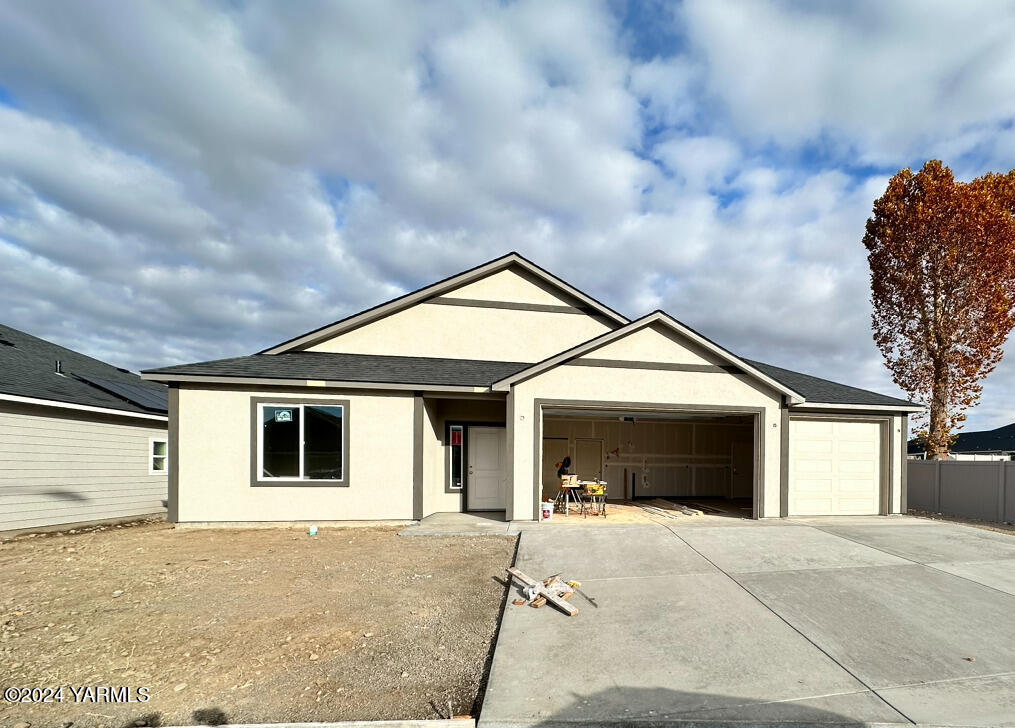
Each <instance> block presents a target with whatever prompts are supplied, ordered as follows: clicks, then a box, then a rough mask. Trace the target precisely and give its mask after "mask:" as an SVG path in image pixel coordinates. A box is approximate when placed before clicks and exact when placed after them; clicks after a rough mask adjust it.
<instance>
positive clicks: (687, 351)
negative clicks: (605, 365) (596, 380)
mask: <svg viewBox="0 0 1015 728" xmlns="http://www.w3.org/2000/svg"><path fill="white" fill-rule="evenodd" d="M581 358H582V359H618V360H623V361H651V362H660V363H665V364H695V365H702V364H714V363H715V358H714V357H708V356H706V355H705V354H704V352H701V351H700V350H699V349H698V347H696V346H694V345H693V344H691V343H690V342H678V341H677V338H676V336H675V335H673V334H671V333H670V332H668V331H664V330H663V329H662V328H661V327H655V326H647V327H645V328H643V329H639V330H638V331H635V332H634V333H632V334H630V335H629V336H625V337H624V338H622V339H619V340H618V341H614V342H612V343H610V344H607V345H606V346H601V347H599V348H598V349H596V350H595V351H593V352H591V353H589V354H586V355H585V356H583V357H581Z"/></svg>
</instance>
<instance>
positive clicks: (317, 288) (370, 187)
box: [0, 0, 1015, 429]
mask: <svg viewBox="0 0 1015 728" xmlns="http://www.w3.org/2000/svg"><path fill="white" fill-rule="evenodd" d="M1012 38H1015V4H1012V3H1002V2H986V3H983V4H977V3H974V2H962V3H954V2H949V3H944V2H937V3H934V2H931V3H927V2H891V3H884V2H881V1H880V0H875V1H871V2H850V3H800V2H775V3H767V4H765V3H761V2H755V1H753V0H752V1H750V2H743V3H739V2H717V1H715V0H704V1H689V2H683V3H673V4H670V3H663V2H658V3H654V2H641V3H634V2H632V3H630V4H627V3H623V2H605V3H602V4H595V3H593V2H588V1H586V0H581V1H579V2H546V1H545V0H536V1H534V2H479V1H477V0H464V1H463V2H461V3H455V2H446V3H433V2H420V3H412V2H408V0H406V1H405V2H391V3H388V2H380V1H377V0H371V2H359V0H350V1H349V2H327V3H311V2H300V3H268V2H243V1H242V0H235V1H232V2H223V3H220V4H218V3H207V2H206V3H191V2H183V1H174V2H171V3H166V2H158V3H156V2H150V3H146V2H126V1H124V2H113V1H108V2H101V3H99V2H73V3H68V2H62V1H59V2H58V1H56V0H41V1H40V0H26V1H25V2H15V1H8V2H4V3H2V4H0V320H2V321H3V322H4V323H7V324H10V325H12V326H14V327H16V328H20V329H23V330H25V331H28V332H30V333H33V334H36V335H38V336H42V337H44V338H47V339H51V340H54V341H56V342H58V343H61V344H63V345H66V346H69V347H71V348H75V349H78V350H81V351H83V352H86V353H89V354H92V355H94V356H96V357H99V358H101V359H104V360H106V361H109V362H112V363H116V364H118V365H121V366H127V367H130V368H133V369H139V368H144V367H151V366H159V365H167V364H173V363H180V362H186V361H196V360H203V359H212V358H218V357H224V356H236V355H241V354H246V353H251V352H254V351H257V350H259V349H261V348H264V347H266V346H268V345H271V344H273V343H277V342H279V341H282V340H284V339H288V338H290V337H291V336H294V335H296V334H298V333H301V332H302V331H305V330H308V329H311V328H315V327H317V326H319V325H321V324H324V323H327V322H329V321H332V320H335V319H337V318H340V317H342V316H345V315H348V314H349V313H353V312H355V311H358V310H360V309H362V308H365V307H367V306H371V305H374V304H376V303H379V302H381V301H384V300H387V299H389V298H392V297H394V296H396V295H399V294H401V293H403V292H405V291H407V290H411V289H414V288H417V287H419V286H421V285H423V284H426V283H429V282H432V281H434V280H436V279H438V278H442V277H445V276H447V275H450V274H453V273H455V272H458V271H460V270H463V269H465V268H467V267H471V266H473V265H476V264H478V263H480V262H483V261H485V260H488V259H491V258H494V257H497V256H500V255H502V254H504V253H505V252H507V251H509V250H517V251H519V252H521V253H522V254H523V255H525V256H527V257H529V258H530V259H532V260H533V261H535V262H536V263H538V264H540V265H542V266H544V267H546V268H549V269H550V270H551V271H554V272H556V273H558V274H559V275H561V276H562V277H563V278H565V279H566V280H568V281H569V282H571V283H573V284H575V285H576V286H578V287H579V288H582V289H584V290H587V291H588V292H589V293H591V294H592V295H594V296H596V297H598V298H600V299H601V300H603V301H604V302H606V303H608V304H609V305H610V306H612V307H614V308H617V309H618V310H620V311H622V312H624V313H626V314H627V315H628V316H631V317H635V316H639V315H642V314H644V313H646V312H648V311H650V310H652V309H655V308H664V309H666V310H667V311H669V312H670V313H671V314H673V315H674V316H676V317H677V318H678V319H681V320H682V321H684V322H685V323H687V324H689V325H691V326H693V327H695V328H697V329H699V330H701V331H702V332H703V333H705V334H707V335H709V336H710V337H712V338H713V339H715V340H717V341H719V342H720V343H722V344H724V345H726V346H727V347H729V348H731V349H733V350H734V351H736V352H738V353H741V354H743V355H745V356H749V357H751V358H756V359H761V360H763V361H768V362H771V363H773V364H778V365H782V366H785V367H788V368H793V369H798V370H802V371H806V372H811V373H815V374H819V375H823V376H828V377H830V378H835V379H838V380H840V381H844V382H848V383H852V384H856V385H859V386H864V387H868V388H873V389H878V390H880V391H884V392H886V393H897V390H896V389H895V387H894V385H893V384H892V383H891V381H890V379H889V377H888V375H887V373H886V370H885V369H884V367H883V365H882V363H881V360H880V357H879V355H878V353H877V351H876V350H875V348H874V346H873V344H872V342H871V337H870V330H869V315H870V306H869V303H868V273H867V265H866V258H865V253H864V250H863V247H862V245H861V242H860V241H861V238H862V235H863V225H864V221H865V220H866V218H867V216H868V215H869V213H870V209H871V205H872V202H873V200H874V199H875V198H876V197H877V196H879V195H880V194H881V192H882V191H883V190H884V187H885V184H886V181H887V178H888V177H889V176H890V175H891V174H893V173H894V172H895V171H896V170H898V169H899V168H900V167H904V166H920V165H922V164H923V162H924V161H926V160H927V159H928V158H941V159H943V160H944V161H945V163H946V164H949V165H950V166H951V167H952V168H953V169H954V170H955V171H956V173H957V174H958V175H959V176H960V177H962V178H970V177H973V176H976V175H978V174H981V173H982V172H984V171H987V170H996V171H1007V170H1009V169H1011V168H1013V167H1015V126H1013V120H1015V92H1013V89H1015V43H1013V42H1012ZM1011 348H1012V358H1011V359H1010V360H1009V361H1006V362H1004V363H1002V365H1001V367H1000V368H999V369H998V371H997V372H996V373H995V374H994V375H993V376H992V377H991V378H990V379H989V380H988V384H987V389H986V393H985V397H984V403H983V404H982V405H981V406H980V407H979V408H978V409H977V410H976V411H975V412H974V413H973V415H972V417H971V418H970V423H969V426H970V427H971V428H973V429H976V428H981V427H992V426H997V425H1001V424H1005V423H1007V422H1011V421H1015V398H1013V397H1012V396H1011V394H1012V392H1015V346H1012V347H1011Z"/></svg>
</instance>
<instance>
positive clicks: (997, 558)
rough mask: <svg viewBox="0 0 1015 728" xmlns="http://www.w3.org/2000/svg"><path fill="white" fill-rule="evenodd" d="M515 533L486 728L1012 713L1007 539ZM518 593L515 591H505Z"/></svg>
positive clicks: (691, 524) (833, 533)
mask: <svg viewBox="0 0 1015 728" xmlns="http://www.w3.org/2000/svg"><path fill="white" fill-rule="evenodd" d="M662 520H667V522H666V523H662V522H660V523H659V524H655V525H650V526H628V527H624V526H617V527H613V528H576V529H540V528H538V527H534V528H531V529H525V530H524V531H523V532H522V535H521V543H520V544H519V551H518V560H517V565H518V567H519V568H520V569H521V570H522V571H524V572H526V573H528V574H530V575H533V576H540V577H542V576H546V575H549V574H551V573H556V572H563V573H564V576H565V577H566V578H568V579H577V580H579V581H581V582H582V591H584V592H586V593H587V594H588V596H590V597H591V598H592V599H593V600H594V601H595V604H594V605H593V604H591V603H590V602H589V601H587V600H586V599H584V598H583V597H582V596H579V595H576V596H575V598H574V600H573V603H574V604H575V605H576V606H577V607H578V608H579V609H580V610H581V613H580V614H579V615H578V616H577V617H573V618H568V617H565V616H564V615H562V614H560V613H559V612H556V611H554V610H552V608H549V607H547V608H543V609H538V610H536V609H530V608H527V607H515V606H512V605H511V604H510V603H509V604H508V606H507V607H506V611H505V614H504V618H503V620H502V624H501V630H500V634H499V637H498V641H497V646H496V650H495V653H494V660H493V666H492V670H491V675H490V681H489V686H488V688H487V692H486V697H485V700H484V705H483V711H482V714H481V716H480V728H494V727H496V726H507V725H512V726H517V725H533V724H537V725H548V726H549V725H555V724H561V725H562V724H565V723H575V722H578V723H589V724H600V725H607V724H611V723H613V724H616V723H618V722H629V721H638V722H639V723H642V722H648V723H652V722H663V721H668V722H673V721H677V722H684V721H686V722H687V723H688V724H701V725H708V726H716V725H723V724H728V725H737V726H739V727H740V728H743V726H744V725H745V721H749V723H747V724H748V725H783V724H794V723H796V724H800V723H804V724H819V725H828V724H833V725H835V724H838V725H858V724H866V725H879V724H883V725H912V724H913V723H917V724H921V725H956V726H957V725H963V726H1001V725H1011V726H1015V537H1012V536H1008V535H1004V534H998V533H992V532H989V531H984V530H980V529H975V528H971V527H966V526H960V525H955V524H948V523H941V522H933V521H927V520H921V519H915V518H908V517H893V518H838V519H813V520H807V521H789V522H787V521H773V522H760V523H759V522H753V521H738V520H730V519H722V518H710V517H703V518H688V519H686V520H670V519H660V521H662ZM511 598H514V595H513V594H512V596H511Z"/></svg>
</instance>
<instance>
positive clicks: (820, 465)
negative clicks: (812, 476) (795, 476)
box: [796, 458, 832, 473]
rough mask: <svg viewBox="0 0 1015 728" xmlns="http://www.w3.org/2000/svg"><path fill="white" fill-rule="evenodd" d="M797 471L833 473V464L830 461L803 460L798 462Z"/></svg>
mask: <svg viewBox="0 0 1015 728" xmlns="http://www.w3.org/2000/svg"><path fill="white" fill-rule="evenodd" d="M796 470H797V472H798V473H831V472H832V463H831V462H830V461H829V460H810V459H804V458H801V459H799V460H797V463H796Z"/></svg>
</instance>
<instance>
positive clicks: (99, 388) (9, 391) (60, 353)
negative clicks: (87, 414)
mask: <svg viewBox="0 0 1015 728" xmlns="http://www.w3.org/2000/svg"><path fill="white" fill-rule="evenodd" d="M58 360H59V361H60V362H61V366H62V370H63V374H62V376H61V375H60V374H57V373H56V362H57V361H58ZM0 398H2V399H8V400H15V401H28V400H31V401H36V403H38V404H48V403H51V404H53V405H56V406H59V405H60V404H66V405H71V406H75V407H76V408H97V409H103V410H116V411H118V412H123V413H128V414H146V415H154V416H157V418H158V419H165V415H166V413H167V412H168V410H169V394H168V391H167V389H166V388H165V387H164V386H162V385H160V384H155V383H154V382H146V381H144V380H143V379H141V377H139V376H138V375H137V374H132V373H131V372H129V371H127V370H126V369H118V368H117V367H115V366H113V365H111V364H106V363H105V362H102V361H99V360H98V359H93V358H92V357H90V356H85V355H84V354H80V353H78V352H76V351H73V350H71V349H67V348H65V347H62V346H59V345H57V344H54V343H53V342H51V341H46V340H45V339H40V338H38V337H36V336H32V335H31V334H26V333H25V332H24V331H19V330H18V329H15V328H11V327H10V326H4V325H2V324H0Z"/></svg>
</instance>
